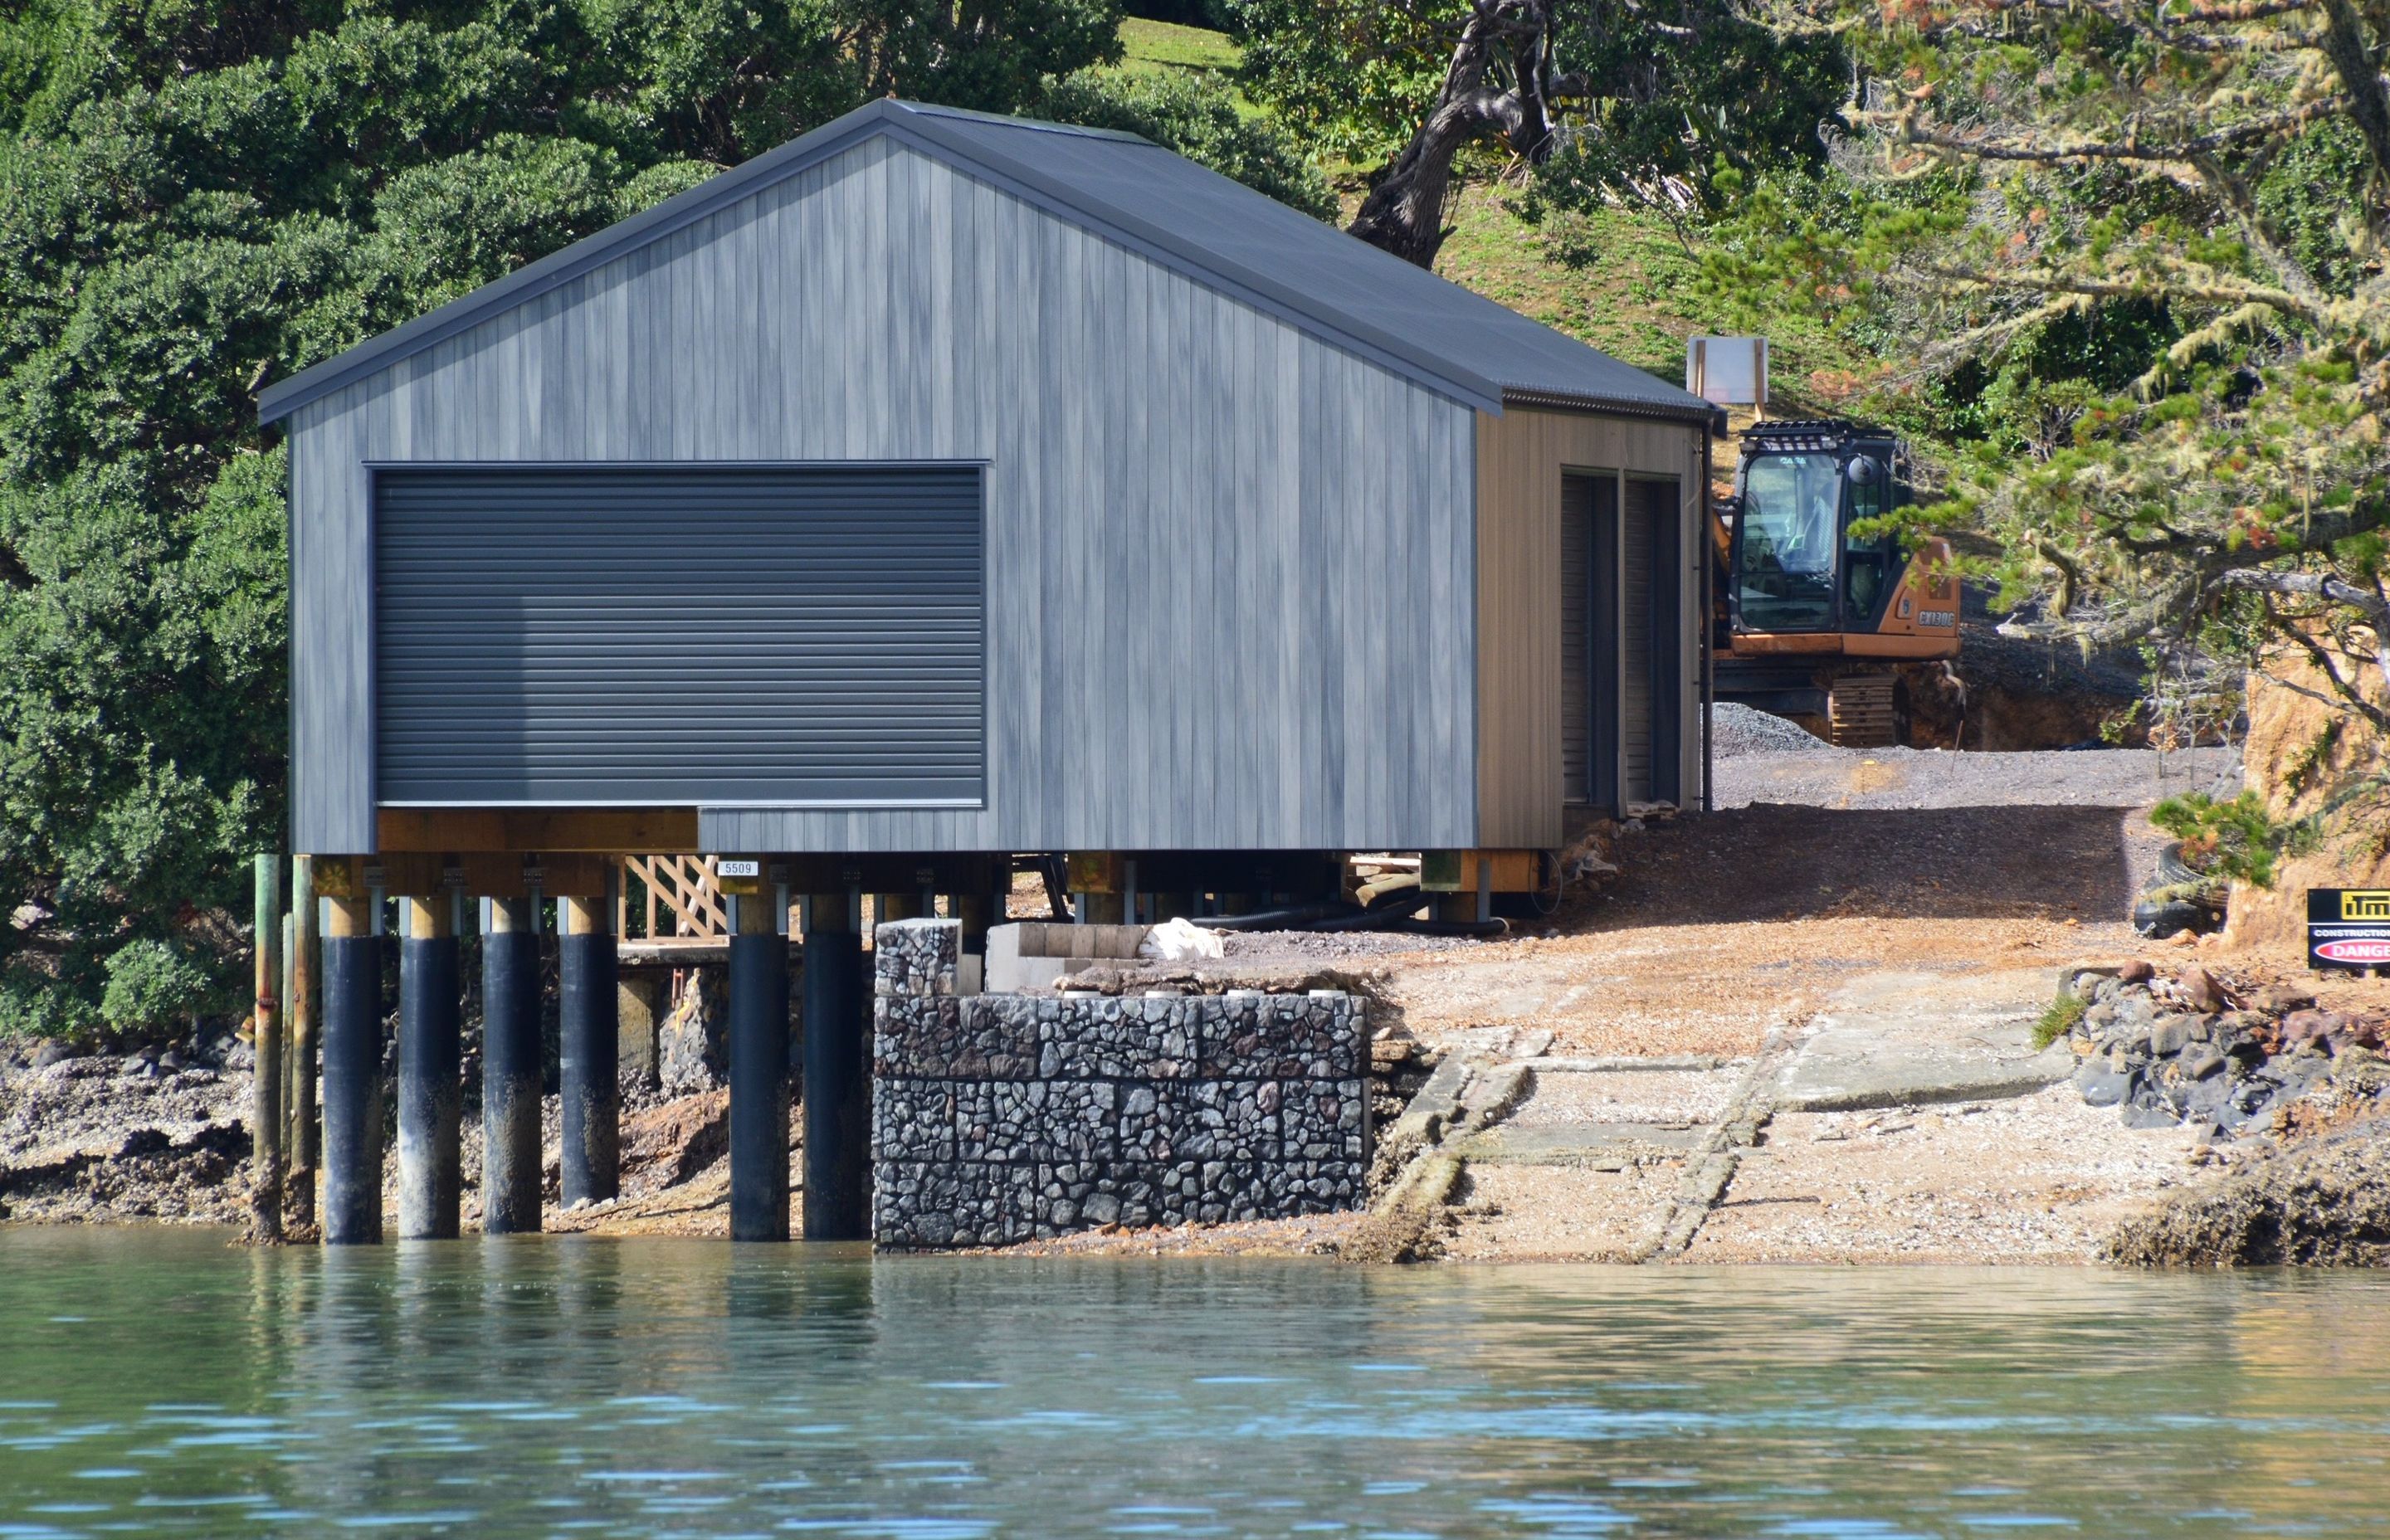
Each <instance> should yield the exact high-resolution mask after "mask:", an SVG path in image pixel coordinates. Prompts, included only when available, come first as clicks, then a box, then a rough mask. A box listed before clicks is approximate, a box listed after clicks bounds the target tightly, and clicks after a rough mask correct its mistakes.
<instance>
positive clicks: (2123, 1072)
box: [2051, 958, 2390, 1143]
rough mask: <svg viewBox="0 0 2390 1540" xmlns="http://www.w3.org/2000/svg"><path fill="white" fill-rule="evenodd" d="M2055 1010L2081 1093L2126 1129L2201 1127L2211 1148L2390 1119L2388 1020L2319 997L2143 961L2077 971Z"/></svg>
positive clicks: (2214, 971) (2212, 971)
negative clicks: (2168, 970) (2240, 1139)
mask: <svg viewBox="0 0 2390 1540" xmlns="http://www.w3.org/2000/svg"><path fill="white" fill-rule="evenodd" d="M2052 1008H2053V1019H2052V1023H2051V1024H2052V1025H2053V1026H2055V1027H2062V1028H2064V1029H2065V1031H2066V1034H2067V1036H2068V1039H2069V1041H2070V1043H2071V1044H2072V1046H2073V1047H2074V1049H2075V1056H2076V1058H2077V1059H2079V1060H2080V1063H2079V1064H2078V1066H2077V1068H2076V1069H2075V1088H2076V1089H2077V1090H2079V1091H2081V1092H2082V1093H2083V1099H2084V1100H2085V1101H2086V1102H2088V1103H2089V1104H2090V1105H2092V1106H2094V1107H2116V1108H2119V1109H2120V1110H2121V1114H2122V1116H2123V1118H2124V1122H2125V1126H2127V1128H2166V1127H2172V1126H2174V1125H2176V1124H2178V1123H2187V1124H2189V1125H2191V1128H2192V1131H2193V1132H2194V1134H2195V1135H2196V1136H2198V1137H2199V1138H2200V1139H2201V1140H2202V1141H2204V1142H2211V1143H2212V1142H2215V1141H2218V1140H2229V1139H2232V1138H2234V1137H2235V1136H2251V1135H2281V1134H2284V1133H2296V1132H2298V1131H2299V1129H2300V1128H2301V1127H2302V1126H2303V1125H2304V1126H2314V1125H2315V1124H2316V1123H2319V1122H2348V1121H2354V1120H2356V1119H2358V1118H2361V1117H2369V1116H2373V1115H2377V1114H2381V1113H2390V1059H2384V1058H2383V1056H2382V1052H2381V1049H2382V1047H2383V1046H2384V1038H2385V1035H2390V1012H2371V1013H2359V1012H2355V1011H2335V1010H2323V1009H2319V1008H2317V1005H2316V996H2315V995H2314V993H2313V992H2311V991H2309V990H2305V989H2301V988H2299V987H2297V986H2295V985H2291V984H2275V983H2263V982H2255V981H2243V980H2240V979H2236V978H2234V977H2233V976H2232V975H2231V974H2230V973H2229V972H2226V971H2224V970H2222V969H2208V968H2205V967H2199V966H2192V967H2189V968H2185V969H2181V970H2180V971H2179V972H2178V973H2176V974H2174V975H2172V976H2171V977H2169V976H2166V975H2164V974H2161V973H2160V972H2159V971H2158V969H2156V968H2155V967H2154V966H2153V965H2152V964H2151V963H2150V962H2148V961H2146V960H2144V959H2141V958H2133V959H2130V960H2128V961H2126V962H2123V963H2119V964H2117V965H2115V966H2114V967H2110V968H2088V969H2076V970H2075V972H2074V974H2073V976H2072V978H2071V979H2070V980H2069V982H2068V986H2067V988H2066V989H2065V990H2064V991H2062V993H2061V995H2060V996H2059V999H2058V1003H2057V1005H2056V1006H2055V1007H2052Z"/></svg>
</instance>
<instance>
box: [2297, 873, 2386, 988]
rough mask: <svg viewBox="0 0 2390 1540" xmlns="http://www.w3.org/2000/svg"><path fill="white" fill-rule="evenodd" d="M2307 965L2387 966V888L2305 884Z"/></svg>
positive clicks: (2339, 966) (2328, 966)
mask: <svg viewBox="0 0 2390 1540" xmlns="http://www.w3.org/2000/svg"><path fill="white" fill-rule="evenodd" d="M2307 966H2308V967H2309V968H2355V969H2366V968H2385V969H2390V888H2309V889H2308V890H2307Z"/></svg>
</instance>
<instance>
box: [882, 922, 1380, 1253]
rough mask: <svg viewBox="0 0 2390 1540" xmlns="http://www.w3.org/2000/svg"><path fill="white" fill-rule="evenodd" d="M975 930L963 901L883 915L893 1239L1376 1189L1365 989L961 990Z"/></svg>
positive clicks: (1260, 1215)
mask: <svg viewBox="0 0 2390 1540" xmlns="http://www.w3.org/2000/svg"><path fill="white" fill-rule="evenodd" d="M960 938H961V932H960V928H959V927H958V926H957V924H956V923H955V922H954V921H952V920H922V919H914V920H899V921H896V922H894V923H892V924H888V925H883V926H880V928H879V930H878V931H877V932H876V935H875V942H876V944H877V947H878V952H877V956H878V969H877V973H878V977H877V982H876V992H877V996H878V998H877V999H876V1001H875V1002H874V1020H875V1024H876V1031H875V1041H874V1046H873V1060H874V1062H873V1078H872V1101H871V1161H872V1233H873V1236H874V1238H875V1239H876V1240H877V1241H878V1242H879V1243H880V1245H882V1246H892V1247H907V1248H916V1247H944V1246H996V1245H1004V1244H1007V1243H1009V1242H1012V1241H1018V1240H1028V1239H1033V1238H1039V1237H1047V1236H1056V1235H1061V1234H1065V1233H1067V1232H1069V1231H1073V1230H1084V1229H1091V1228H1094V1227H1096V1226H1103V1225H1111V1224H1118V1225H1123V1226H1131V1227H1141V1226H1149V1225H1180V1224H1186V1223H1189V1222H1195V1223H1200V1224H1217V1223H1222V1222H1225V1221H1228V1220H1238V1219H1271V1218H1281V1217H1285V1216H1288V1215H1292V1214H1303V1213H1325V1212H1328V1211H1330V1210H1334V1209H1343V1208H1352V1207H1355V1206H1356V1205H1358V1204H1359V1203H1360V1202H1361V1200H1362V1187H1363V1178H1364V1176H1365V1175H1366V1174H1367V1172H1368V1153H1369V1151H1368V1142H1369V1128H1368V1107H1369V1100H1368V1083H1367V1081H1366V1080H1365V1079H1364V1078H1363V1075H1364V1068H1365V1065H1366V1059H1365V1055H1366V1054H1367V1053H1368V1041H1367V1038H1368V1033H1367V1031H1366V1028H1365V1025H1364V1022H1363V1018H1362V1004H1361V1002H1360V1001H1359V1000H1358V999H1356V998H1355V997H1354V996H1352V995H1343V994H1336V993H1330V992H1326V991H1322V992H1318V993H1315V994H1310V995H1262V994H1258V993H1255V992H1252V991H1237V992H1233V993H1230V994H1227V995H1174V996H1158V995H1146V996H1134V995H1133V996H1125V997H1115V996H1104V997H1098V998H1055V997H1051V996H1046V995H959V996H958V995H956V994H955V993H954V989H955V961H956V956H957V952H958V950H959V944H960Z"/></svg>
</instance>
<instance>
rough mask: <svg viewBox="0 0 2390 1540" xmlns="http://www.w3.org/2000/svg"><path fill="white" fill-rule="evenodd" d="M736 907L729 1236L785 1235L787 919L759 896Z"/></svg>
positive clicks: (732, 955) (766, 1237) (732, 965)
mask: <svg viewBox="0 0 2390 1540" xmlns="http://www.w3.org/2000/svg"><path fill="white" fill-rule="evenodd" d="M732 906H733V907H734V908H735V909H736V910H737V918H736V919H735V920H734V921H733V923H732V926H731V932H730V1238H731V1239H733V1240H786V1239H788V1238H789V943H788V938H787V937H785V936H783V935H781V934H780V933H779V930H780V926H781V925H782V924H784V923H786V922H785V921H784V920H781V919H779V918H777V917H776V916H775V914H774V913H773V911H774V909H775V908H776V907H777V905H776V904H775V903H774V902H773V901H772V900H771V899H769V898H765V897H763V896H760V895H757V896H751V897H745V898H739V899H736V900H734V901H733V905H732ZM811 1035H812V1034H811V1033H807V1037H808V1040H810V1038H811ZM806 1067H807V1069H808V1070H809V1071H810V1069H811V1068H812V1066H811V1063H810V1061H808V1063H807V1066H806ZM808 1201H809V1202H810V1195H808Z"/></svg>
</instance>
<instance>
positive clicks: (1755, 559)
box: [1735, 451, 1843, 631]
mask: <svg viewBox="0 0 2390 1540" xmlns="http://www.w3.org/2000/svg"><path fill="white" fill-rule="evenodd" d="M1742 481H1743V486H1742V518H1741V526H1740V530H1739V535H1740V540H1739V544H1740V545H1741V560H1740V561H1739V562H1738V564H1737V569H1738V570H1737V571H1736V573H1735V586H1736V589H1737V593H1738V597H1740V599H1741V611H1742V625H1743V627H1744V628H1745V629H1746V630H1751V631H1825V630H1830V629H1831V628H1832V626H1833V624H1834V600H1835V593H1834V588H1835V581H1834V569H1835V567H1836V565H1837V562H1836V560H1835V558H1836V557H1837V556H1838V555H1839V554H1840V550H1839V547H1840V546H1841V545H1842V541H1843V520H1842V505H1843V468H1842V465H1841V463H1840V462H1839V461H1838V460H1837V459H1836V457H1835V456H1833V455H1831V454H1830V453H1826V452H1822V451H1820V452H1818V453H1798V454H1774V455H1769V454H1763V455H1756V456H1753V457H1752V458H1751V459H1750V460H1748V461H1747V462H1745V469H1744V472H1743V478H1742Z"/></svg>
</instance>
